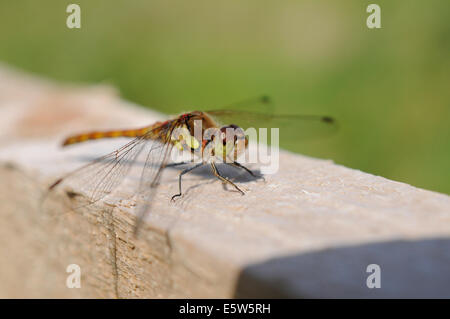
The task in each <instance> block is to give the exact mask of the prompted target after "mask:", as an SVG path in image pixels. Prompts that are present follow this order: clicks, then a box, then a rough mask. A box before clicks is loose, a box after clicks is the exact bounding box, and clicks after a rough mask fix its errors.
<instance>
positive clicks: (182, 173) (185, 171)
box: [171, 163, 204, 201]
mask: <svg viewBox="0 0 450 319" xmlns="http://www.w3.org/2000/svg"><path fill="white" fill-rule="evenodd" d="M177 164H178V163H177ZM203 164H204V163H199V164H197V165H195V166H192V167H189V168H186V169H185V170H183V171H182V172H181V173H180V175H179V177H178V189H179V193H178V194H175V195H173V196H172V199H171V200H172V201H173V200H174V198H175V197H179V196H181V194H182V192H181V177H182V176H183V175H184V174H186V173H189V172H190V171H192V170H194V169H196V168H198V167H200V166H203Z"/></svg>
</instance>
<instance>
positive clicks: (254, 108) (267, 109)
mask: <svg viewBox="0 0 450 319" xmlns="http://www.w3.org/2000/svg"><path fill="white" fill-rule="evenodd" d="M217 109H220V110H228V111H242V110H245V111H247V112H256V113H262V114H273V112H274V103H273V101H272V99H271V98H270V97H269V96H268V95H261V96H257V97H253V98H249V99H246V100H242V101H240V102H236V103H232V104H229V105H225V106H224V105H221V106H220V107H218V108H217Z"/></svg>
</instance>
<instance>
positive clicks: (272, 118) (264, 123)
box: [207, 110, 338, 140]
mask: <svg viewBox="0 0 450 319" xmlns="http://www.w3.org/2000/svg"><path fill="white" fill-rule="evenodd" d="M207 113H208V114H210V115H211V116H212V117H213V118H214V119H215V120H216V121H217V122H219V123H220V124H221V125H230V124H235V125H238V126H240V127H241V128H243V129H244V130H246V129H248V128H255V129H257V130H258V129H259V128H267V129H270V128H279V129H280V139H281V140H283V139H287V140H298V139H304V138H313V137H320V136H326V135H329V134H332V133H334V132H335V131H336V130H337V128H338V125H337V123H336V121H335V120H334V119H333V118H331V117H329V116H316V115H297V114H293V115H288V114H287V115H273V114H266V113H259V112H249V111H246V110H245V111H238V110H213V111H208V112H207Z"/></svg>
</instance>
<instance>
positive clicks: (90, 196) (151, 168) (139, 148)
mask: <svg viewBox="0 0 450 319" xmlns="http://www.w3.org/2000/svg"><path fill="white" fill-rule="evenodd" d="M198 124H200V133H201V135H199V134H198V132H196V131H195V130H196V127H198ZM252 127H253V128H259V127H264V128H270V127H272V128H280V138H281V139H282V138H283V137H286V138H287V137H289V138H291V139H292V138H295V139H297V138H302V137H308V136H313V137H314V136H319V135H322V134H323V133H326V134H328V133H330V132H332V131H334V130H335V129H336V121H335V120H334V119H333V118H332V117H329V116H314V115H296V114H285V115H275V114H274V113H273V104H272V103H271V101H270V99H269V98H268V97H267V96H262V97H258V98H256V99H251V100H247V101H243V102H240V103H235V104H232V105H229V106H228V107H224V108H221V109H217V110H210V111H191V112H185V113H182V114H181V115H178V116H176V117H174V118H172V119H170V120H166V121H159V122H156V123H153V124H151V125H149V126H146V127H142V128H137V129H125V130H110V131H92V132H87V133H81V134H76V135H72V136H69V137H68V138H66V139H65V140H64V141H63V143H62V146H64V147H66V146H69V145H75V144H78V143H83V142H87V141H93V140H99V139H107V138H119V137H126V138H132V140H131V141H130V142H128V143H127V144H125V145H123V146H122V147H120V148H118V149H116V150H114V151H112V152H111V153H109V154H106V155H104V156H101V157H99V158H97V159H94V160H93V161H91V162H89V163H87V164H85V165H84V166H82V167H80V168H78V169H76V170H74V171H72V172H69V173H67V174H66V175H65V176H63V177H61V178H59V179H57V180H56V181H55V182H54V183H52V184H51V185H50V187H49V188H48V191H49V192H53V191H54V190H55V189H58V188H62V187H64V188H67V187H69V191H66V193H67V195H68V196H69V197H75V196H77V195H83V196H84V198H85V199H86V200H87V203H86V204H85V205H83V207H86V206H89V205H92V204H94V203H97V202H99V201H103V200H105V198H107V197H108V195H110V194H111V193H112V192H113V191H114V190H116V189H117V187H118V186H119V185H120V184H121V183H122V182H123V180H124V178H125V177H126V176H127V175H128V174H129V173H130V170H131V169H132V167H133V166H135V165H136V162H137V161H138V158H142V162H143V167H142V168H139V169H140V170H141V172H140V180H139V182H138V183H136V184H137V189H136V193H135V195H137V196H138V197H139V199H140V200H139V205H138V207H137V220H136V223H135V225H134V233H135V234H136V233H137V231H138V227H139V225H140V223H141V221H142V219H143V218H144V216H145V215H146V214H147V213H148V211H149V210H150V206H151V204H152V199H153V198H154V195H155V192H156V189H157V186H158V185H159V183H160V181H161V176H162V172H163V170H164V169H165V168H167V167H171V166H178V165H182V164H188V165H189V164H192V165H190V166H189V167H187V168H185V169H183V170H182V171H181V172H180V173H179V175H178V193H176V194H174V195H173V196H172V197H171V200H172V201H173V200H175V199H176V198H177V197H180V196H182V195H183V192H182V177H183V176H184V175H185V174H187V173H189V172H192V171H193V170H195V169H198V168H200V167H202V166H205V165H208V166H209V167H210V169H211V173H212V175H213V176H215V177H216V178H218V179H219V180H220V181H221V182H222V183H223V184H224V185H226V184H228V185H231V186H232V187H234V189H235V190H236V191H237V192H239V193H240V194H242V195H244V194H245V193H244V191H243V190H242V189H241V188H240V187H239V186H238V185H236V184H235V183H234V182H233V181H232V180H231V179H229V178H228V177H225V176H224V175H223V174H222V173H221V172H220V171H219V168H218V163H220V162H222V163H224V164H226V165H229V166H233V167H234V168H236V169H239V170H243V171H245V172H246V173H247V174H249V175H250V176H251V177H252V178H255V179H258V178H261V177H262V178H263V176H261V175H258V174H256V173H255V172H253V171H252V170H250V169H249V168H247V167H246V166H245V165H244V164H242V163H240V162H239V161H238V158H239V155H241V154H242V153H243V152H245V150H246V149H247V147H248V143H249V141H248V136H247V135H245V130H246V129H248V128H252ZM228 129H232V130H234V131H237V132H238V133H237V134H235V135H231V138H230V135H227V132H228V131H227V130H228ZM208 130H212V132H213V133H214V134H210V136H208V134H206V132H207V131H208ZM177 131H178V135H176V134H174V133H175V132H177ZM180 132H181V133H180ZM238 146H239V147H238ZM174 148H176V149H178V150H179V151H182V152H189V153H191V154H192V155H195V157H192V158H191V161H188V162H186V161H182V162H171V160H170V159H171V156H170V155H171V153H172V151H173V149H174ZM194 158H196V159H197V161H194ZM141 166H142V165H141ZM76 208H77V207H74V209H76Z"/></svg>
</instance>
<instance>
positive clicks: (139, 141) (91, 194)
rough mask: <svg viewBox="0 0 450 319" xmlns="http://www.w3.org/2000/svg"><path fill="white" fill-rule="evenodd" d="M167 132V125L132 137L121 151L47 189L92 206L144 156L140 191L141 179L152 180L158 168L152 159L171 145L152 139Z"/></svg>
mask: <svg viewBox="0 0 450 319" xmlns="http://www.w3.org/2000/svg"><path fill="white" fill-rule="evenodd" d="M169 129H170V126H169V125H168V126H167V127H158V128H155V129H154V130H152V131H150V132H148V133H147V134H145V135H143V136H141V137H137V138H135V139H134V140H132V141H131V142H129V143H128V144H126V145H124V146H122V147H121V148H120V149H118V150H116V151H114V152H111V153H109V154H107V155H105V156H102V157H100V158H98V159H96V160H94V161H92V162H91V163H89V164H87V165H85V166H83V167H81V168H79V169H77V170H75V171H73V172H71V173H69V174H67V175H66V176H64V177H63V178H60V179H59V180H57V181H56V182H55V183H54V184H53V185H51V186H50V187H49V192H51V191H53V190H54V189H55V188H64V189H66V192H67V193H68V194H72V195H84V196H85V197H86V199H87V201H88V204H87V205H90V204H93V203H95V202H98V201H99V200H102V199H103V198H105V197H106V196H107V195H109V194H111V192H112V191H114V190H115V189H116V188H117V186H119V185H120V184H121V183H122V182H123V180H124V178H125V176H127V175H128V174H129V173H130V170H131V169H132V168H134V169H139V167H136V166H138V163H137V162H138V161H137V159H138V158H139V157H140V156H145V157H146V158H145V164H144V168H143V169H142V168H141V169H142V175H141V182H140V183H139V190H138V192H140V191H141V188H142V187H144V185H145V183H144V182H143V179H145V178H151V177H152V173H151V171H153V170H158V169H159V167H158V165H159V162H158V161H157V160H154V159H158V158H160V157H161V156H162V154H163V152H164V151H165V150H167V145H166V144H170V143H168V142H167V143H161V142H159V141H157V140H154V139H152V138H154V136H155V134H160V135H161V136H167V135H166V133H167V132H168V130H169ZM142 162H143V161H142ZM150 164H151V165H150ZM141 165H142V164H141ZM141 167H142V166H141ZM136 184H137V182H136ZM87 205H86V204H85V205H83V206H87ZM73 208H74V209H75V208H77V207H73Z"/></svg>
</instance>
